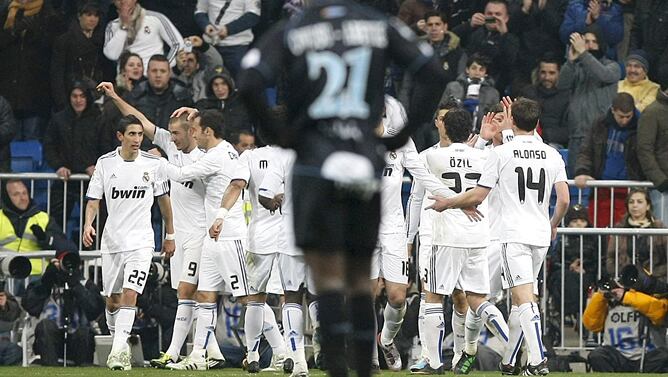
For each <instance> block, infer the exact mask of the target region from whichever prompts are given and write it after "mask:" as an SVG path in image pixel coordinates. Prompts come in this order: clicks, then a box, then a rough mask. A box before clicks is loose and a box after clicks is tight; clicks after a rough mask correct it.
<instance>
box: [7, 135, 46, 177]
mask: <svg viewBox="0 0 668 377" xmlns="http://www.w3.org/2000/svg"><path fill="white" fill-rule="evenodd" d="M10 151H11V152H10V153H11V156H12V161H11V165H12V171H14V172H19V173H23V172H34V171H37V169H39V168H40V167H41V166H42V144H41V143H40V142H39V141H37V140H28V141H13V142H12V143H11V144H10Z"/></svg>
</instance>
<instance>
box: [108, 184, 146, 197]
mask: <svg viewBox="0 0 668 377" xmlns="http://www.w3.org/2000/svg"><path fill="white" fill-rule="evenodd" d="M144 196H146V189H144V188H140V187H137V186H135V187H133V188H132V189H131V190H121V189H116V187H112V188H111V198H112V199H118V198H121V199H143V198H144Z"/></svg>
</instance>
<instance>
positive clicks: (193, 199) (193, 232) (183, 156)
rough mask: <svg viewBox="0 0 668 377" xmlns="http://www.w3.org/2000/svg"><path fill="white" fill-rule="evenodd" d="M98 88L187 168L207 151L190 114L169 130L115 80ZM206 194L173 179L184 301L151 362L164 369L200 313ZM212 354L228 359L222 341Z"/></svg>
mask: <svg viewBox="0 0 668 377" xmlns="http://www.w3.org/2000/svg"><path fill="white" fill-rule="evenodd" d="M97 88H98V90H103V91H104V93H105V94H106V95H107V96H108V97H109V98H111V100H112V101H113V102H114V104H115V105H116V107H118V109H119V110H120V112H121V113H122V114H123V115H128V114H132V115H134V116H136V117H137V118H138V119H139V120H140V121H141V122H142V124H143V125H144V135H145V136H147V137H148V138H149V139H151V140H152V141H153V142H154V143H155V145H157V146H158V147H160V148H162V149H163V150H164V151H165V153H166V154H167V158H168V159H169V161H170V163H172V164H174V165H176V166H186V165H190V164H192V163H193V162H195V161H197V160H198V159H200V158H201V157H202V156H203V155H204V152H203V151H202V150H201V149H199V148H198V147H197V141H196V140H195V139H194V138H193V132H192V131H191V129H190V121H188V120H187V115H188V114H183V115H181V116H179V117H177V118H171V119H170V122H169V131H167V130H165V129H163V128H159V127H156V126H155V125H154V124H153V123H151V121H149V120H148V119H147V118H146V117H145V116H144V115H143V114H142V113H141V112H140V111H138V110H137V109H135V108H134V107H132V106H131V105H130V104H128V103H127V102H125V101H124V100H123V99H122V98H121V97H119V96H118V94H117V93H116V92H115V91H114V87H113V84H111V83H109V82H103V83H100V85H98V87H97ZM204 194H205V188H204V183H203V182H202V180H201V179H194V180H191V181H188V182H183V183H179V182H176V181H172V183H171V191H170V196H171V199H172V209H173V212H174V229H175V231H176V235H175V237H176V239H175V241H176V252H175V253H174V256H173V257H172V258H170V260H169V264H170V271H171V283H172V288H174V289H176V290H177V296H178V300H179V301H178V306H177V309H176V316H175V318H174V330H173V332H172V340H171V342H170V346H169V348H168V349H167V351H166V352H161V355H160V358H158V359H153V360H151V366H153V367H156V368H164V367H165V366H166V365H167V364H169V363H175V362H177V361H178V358H179V353H180V350H181V347H182V346H183V343H184V342H185V339H186V337H187V336H188V333H189V332H190V328H191V326H192V322H193V319H194V317H195V313H196V309H197V302H196V301H195V293H196V292H197V282H198V278H199V266H200V257H201V255H202V242H203V241H204V238H205V237H206V235H207V234H206V223H205V213H204ZM207 353H208V364H209V365H208V366H209V368H217V367H222V366H223V365H224V361H225V358H224V357H223V355H222V353H221V352H220V348H219V347H218V343H217V342H209V343H208V344H207Z"/></svg>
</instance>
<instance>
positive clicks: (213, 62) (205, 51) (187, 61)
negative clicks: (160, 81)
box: [176, 35, 223, 102]
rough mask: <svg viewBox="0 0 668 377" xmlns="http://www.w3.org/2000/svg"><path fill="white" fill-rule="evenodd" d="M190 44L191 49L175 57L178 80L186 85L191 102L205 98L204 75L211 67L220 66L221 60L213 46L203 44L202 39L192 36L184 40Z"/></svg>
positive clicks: (182, 51) (180, 52)
mask: <svg viewBox="0 0 668 377" xmlns="http://www.w3.org/2000/svg"><path fill="white" fill-rule="evenodd" d="M186 40H187V41H190V43H191V44H192V49H191V51H190V52H188V51H187V50H186V49H184V50H181V51H179V54H178V55H177V56H176V68H177V69H178V72H179V75H178V76H176V78H177V79H178V80H180V81H181V82H183V83H184V84H186V87H187V88H188V89H189V90H190V91H191V93H192V95H193V102H197V101H199V100H201V99H203V98H206V84H207V83H206V73H207V71H208V70H209V69H210V68H212V67H217V66H222V65H223V59H222V58H221V57H220V54H219V53H218V51H216V49H215V48H213V46H211V45H210V44H208V43H206V42H204V41H203V40H202V38H200V37H198V36H196V35H193V36H191V37H188V38H186Z"/></svg>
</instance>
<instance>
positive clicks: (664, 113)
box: [638, 77, 668, 223]
mask: <svg viewBox="0 0 668 377" xmlns="http://www.w3.org/2000/svg"><path fill="white" fill-rule="evenodd" d="M638 160H639V161H640V166H642V169H643V172H644V173H645V176H646V177H647V179H649V180H650V181H652V183H654V188H655V190H652V193H651V196H652V202H653V203H654V214H655V215H657V217H658V218H660V219H661V220H662V221H663V222H664V223H666V221H667V220H668V77H666V78H665V79H664V80H663V81H662V82H661V91H659V93H658V94H657V96H656V101H655V102H654V103H653V104H651V105H649V106H648V107H647V108H646V109H645V111H644V112H643V116H642V117H641V118H640V124H639V127H638Z"/></svg>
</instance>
